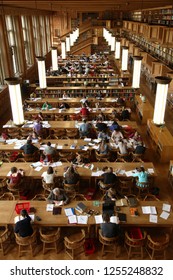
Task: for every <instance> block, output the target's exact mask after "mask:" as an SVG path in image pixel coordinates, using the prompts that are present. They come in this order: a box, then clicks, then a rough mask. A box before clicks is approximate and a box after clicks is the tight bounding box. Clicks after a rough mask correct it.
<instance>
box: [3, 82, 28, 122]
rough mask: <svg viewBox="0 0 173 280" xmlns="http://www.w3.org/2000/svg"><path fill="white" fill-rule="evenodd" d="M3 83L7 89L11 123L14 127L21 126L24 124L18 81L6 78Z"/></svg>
mask: <svg viewBox="0 0 173 280" xmlns="http://www.w3.org/2000/svg"><path fill="white" fill-rule="evenodd" d="M5 82H6V83H7V85H8V89H9V94H10V102H11V111H12V116H13V122H14V124H16V125H22V124H23V123H24V114H23V107H22V98H21V89H20V79H19V78H6V79H5Z"/></svg>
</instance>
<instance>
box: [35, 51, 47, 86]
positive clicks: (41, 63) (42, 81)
mask: <svg viewBox="0 0 173 280" xmlns="http://www.w3.org/2000/svg"><path fill="white" fill-rule="evenodd" d="M36 59H37V63H38V77H39V87H40V88H46V87H47V82H46V66H45V57H43V56H37V57H36Z"/></svg>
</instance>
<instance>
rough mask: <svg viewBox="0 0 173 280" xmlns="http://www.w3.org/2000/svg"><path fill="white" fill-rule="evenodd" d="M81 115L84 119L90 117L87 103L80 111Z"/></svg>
mask: <svg viewBox="0 0 173 280" xmlns="http://www.w3.org/2000/svg"><path fill="white" fill-rule="evenodd" d="M80 115H81V117H82V118H87V117H88V115H89V110H88V108H87V106H86V105H85V103H84V104H82V108H81V110H80Z"/></svg>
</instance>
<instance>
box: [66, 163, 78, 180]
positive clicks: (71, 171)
mask: <svg viewBox="0 0 173 280" xmlns="http://www.w3.org/2000/svg"><path fill="white" fill-rule="evenodd" d="M64 178H65V180H64V182H65V184H77V182H78V181H79V173H78V172H77V170H76V168H74V166H73V165H71V166H69V167H68V168H67V170H66V171H65V172H64Z"/></svg>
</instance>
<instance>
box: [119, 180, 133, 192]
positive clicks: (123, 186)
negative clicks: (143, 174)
mask: <svg viewBox="0 0 173 280" xmlns="http://www.w3.org/2000/svg"><path fill="white" fill-rule="evenodd" d="M132 185H133V184H132V180H131V179H124V180H121V179H119V184H118V191H119V192H120V193H121V194H122V195H128V194H131V192H132Z"/></svg>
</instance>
